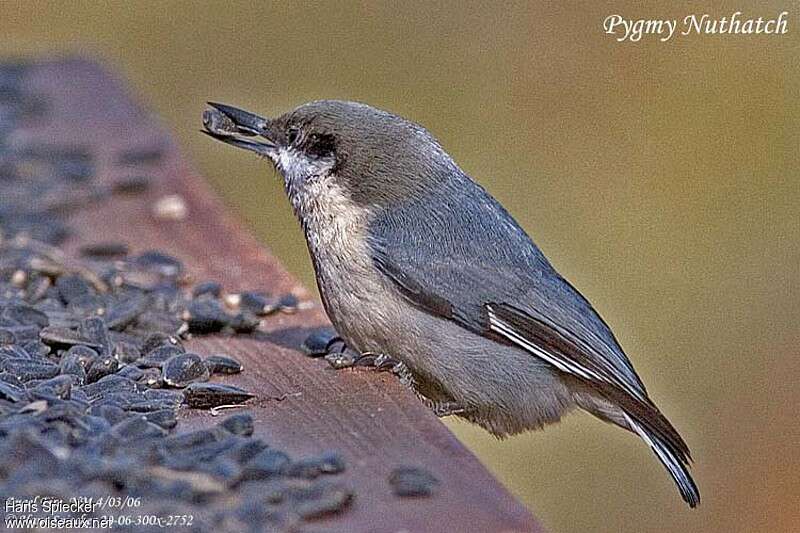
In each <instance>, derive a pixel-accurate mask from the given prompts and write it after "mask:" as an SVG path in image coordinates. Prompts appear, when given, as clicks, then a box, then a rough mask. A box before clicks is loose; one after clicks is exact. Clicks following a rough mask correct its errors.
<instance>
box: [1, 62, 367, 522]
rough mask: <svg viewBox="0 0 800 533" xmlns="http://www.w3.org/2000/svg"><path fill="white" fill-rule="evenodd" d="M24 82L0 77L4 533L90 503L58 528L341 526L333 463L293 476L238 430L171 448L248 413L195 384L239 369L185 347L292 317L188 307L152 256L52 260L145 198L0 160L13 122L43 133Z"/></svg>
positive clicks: (200, 297)
mask: <svg viewBox="0 0 800 533" xmlns="http://www.w3.org/2000/svg"><path fill="white" fill-rule="evenodd" d="M26 68H27V67H26V66H25V65H21V64H14V65H2V64H0V499H1V500H2V501H4V502H6V505H5V509H4V511H3V512H4V517H5V519H9V517H10V514H9V506H8V504H7V502H9V501H11V500H10V499H13V500H14V501H17V502H24V501H27V500H26V498H28V499H30V500H33V498H36V497H39V498H40V500H39V501H41V498H52V499H55V500H63V501H64V502H69V501H71V500H72V499H74V498H87V499H89V501H90V502H92V503H93V505H94V508H92V509H90V510H89V512H87V510H86V508H85V507H81V508H78V509H75V508H65V510H64V512H63V513H59V514H58V515H57V516H58V517H61V518H65V517H69V516H74V515H83V516H87V517H89V518H100V517H107V516H114V517H115V519H116V520H117V522H115V525H116V528H117V529H126V528H127V529H129V530H136V531H141V530H146V529H148V527H149V528H150V529H153V530H163V528H164V527H169V526H172V525H179V526H187V525H191V526H192V528H193V529H194V530H198V531H206V530H208V531H211V530H213V531H245V530H286V529H297V525H298V524H299V523H302V521H304V520H309V519H314V518H318V517H322V516H325V515H328V514H331V513H336V512H339V511H341V510H343V509H345V508H346V507H347V506H348V505H349V503H350V501H351V500H352V498H353V492H352V490H351V489H350V488H348V487H347V486H346V485H344V484H342V483H341V482H339V481H336V480H333V479H332V478H331V475H333V474H338V473H340V472H342V471H343V470H344V468H345V465H344V461H343V459H342V458H341V456H339V455H338V454H336V453H325V454H322V455H321V456H319V457H311V458H301V459H298V460H293V459H292V458H290V457H289V456H288V455H287V454H286V453H284V452H283V451H281V450H278V449H276V448H274V447H271V446H269V445H267V443H265V442H263V441H262V440H260V439H258V438H254V437H253V436H252V433H253V420H252V418H251V417H250V416H249V415H248V414H247V413H239V414H235V415H233V416H230V417H228V418H227V419H225V420H223V421H222V422H220V423H219V424H217V426H216V427H214V428H211V429H203V430H199V431H194V432H188V433H187V432H184V433H177V432H175V431H174V428H175V427H176V425H177V413H178V410H179V409H181V408H199V409H213V410H218V409H221V408H224V407H227V406H231V405H239V404H243V403H245V402H247V401H248V400H250V399H251V398H253V397H254V395H253V394H251V393H249V392H248V391H245V390H242V389H240V388H237V387H234V386H231V385H227V384H224V383H219V382H217V383H210V382H209V381H208V380H209V379H210V378H211V377H212V376H214V375H225V374H233V373H237V372H240V371H242V365H241V364H240V363H239V362H238V361H236V360H235V359H233V358H231V357H228V356H226V355H224V354H212V355H205V356H204V355H200V354H195V353H191V352H189V351H187V350H186V348H185V347H184V345H183V340H184V339H185V338H186V337H187V336H189V335H192V334H207V333H217V332H222V333H230V334H248V333H251V332H253V331H254V330H255V329H256V328H257V327H258V325H259V322H260V320H261V319H262V318H263V317H265V316H267V315H269V314H271V313H275V312H292V311H293V310H295V309H296V308H297V304H298V303H297V301H296V299H295V298H294V297H292V296H284V297H278V298H271V297H268V296H267V295H265V294H260V293H251V292H246V293H242V294H237V295H235V296H231V295H225V294H223V291H222V288H221V286H220V285H219V284H217V283H215V282H204V283H200V284H197V285H195V286H194V287H193V288H192V289H191V290H190V288H189V287H188V286H187V280H186V276H185V272H184V266H183V265H182V263H181V262H180V261H179V260H177V259H176V258H174V257H171V256H170V255H168V254H166V253H163V252H160V251H148V252H144V253H140V254H135V255H131V254H129V252H128V250H127V247H126V246H125V245H124V244H122V243H102V242H100V243H99V244H95V245H92V246H87V247H86V248H84V249H83V250H82V253H83V257H81V258H79V259H75V258H69V257H67V256H65V255H64V254H63V253H62V252H61V250H60V249H58V248H57V246H58V244H60V243H61V242H62V241H63V240H64V239H65V238H66V237H67V236H68V235H69V233H70V228H69V225H68V219H67V215H68V214H69V213H70V212H72V211H73V210H75V209H79V208H84V207H87V206H88V207H91V205H92V203H94V202H99V201H103V200H105V199H106V198H108V197H109V196H111V195H113V194H118V193H125V194H131V193H136V192H139V191H142V190H144V189H146V187H147V183H148V182H147V180H145V179H141V178H138V177H137V178H131V179H128V180H124V181H122V182H120V183H117V184H115V185H113V186H111V187H107V186H101V185H98V184H96V183H95V180H94V177H95V173H96V168H95V167H96V163H95V161H94V158H93V156H92V154H91V151H89V150H87V149H83V148H75V147H62V146H35V147H32V146H25V147H19V146H16V145H14V144H13V143H11V142H10V138H11V136H12V134H13V132H14V130H15V129H16V128H19V127H22V125H23V124H24V122H25V121H26V120H30V119H37V120H39V119H42V118H43V117H46V112H47V102H46V101H44V100H43V99H42V98H40V97H37V96H36V95H31V94H28V93H26V91H25V87H24V83H23V81H24V78H25V72H26ZM140 152H141V153H140ZM142 154H144V155H142ZM159 157H160V155H159V152H158V150H152V149H148V150H144V151H142V150H140V151H137V152H131V153H130V154H122V155H121V156H120V157H119V161H120V164H125V165H136V164H137V162H143V163H146V164H153V163H154V162H156V163H157V161H158V159H159ZM83 237H84V238H88V237H90V236H87V235H83ZM109 498H111V500H109ZM115 498H116V499H115ZM109 501H111V502H112V503H114V502H116V503H118V504H119V503H120V502H122V503H121V504H119V505H108V502H109ZM103 502H105V503H103ZM23 507H24V506H23ZM14 510H15V508H14V507H11V511H14ZM23 511H24V509H23ZM27 511H28V513H27V514H28V515H29V516H32V517H34V518H41V517H42V516H45V515H42V514H41V512H40V513H39V514H37V512H35V511H34V512H31V509H30V508H28V509H27ZM39 511H41V509H39ZM19 514H20V513H19V512H17V513H16V515H17V516H18V515H19ZM22 514H25V513H24V512H23V513H22ZM143 517H144V518H143ZM187 517H189V518H187ZM5 526H6V527H7V528H8V527H26V526H13V524H12V525H9V523H6V524H5ZM143 526H144V527H143ZM27 527H31V526H27ZM36 527H38V528H39V529H48V528H52V529H56V528H57V527H56V526H54V525H53V524H52V523H47V524H42V523H39V524H37V526H36ZM99 527H102V526H99V525H98V524H97V523H94V528H95V529H97V528H99Z"/></svg>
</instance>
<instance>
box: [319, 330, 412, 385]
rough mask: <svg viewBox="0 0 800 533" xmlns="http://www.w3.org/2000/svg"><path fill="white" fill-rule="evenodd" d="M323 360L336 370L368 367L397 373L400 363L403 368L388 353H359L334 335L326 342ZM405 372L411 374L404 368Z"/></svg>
mask: <svg viewBox="0 0 800 533" xmlns="http://www.w3.org/2000/svg"><path fill="white" fill-rule="evenodd" d="M325 360H326V361H327V362H328V364H330V365H331V366H332V367H333V368H335V369H337V370H339V369H342V368H351V367H368V368H374V369H376V370H379V371H385V370H391V371H393V372H395V373H397V370H396V369H397V367H398V365H402V367H403V368H405V365H403V363H401V362H400V361H398V360H397V359H394V358H392V357H389V356H388V355H384V354H376V353H373V352H364V353H359V352H357V351H356V350H353V349H352V348H350V347H349V346H347V344H346V343H345V342H344V340H342V338H341V337H334V338H333V339H331V340H330V342H328V345H327V346H326V348H325ZM405 373H406V374H408V375H409V376H410V375H411V373H410V372H409V371H408V369H405Z"/></svg>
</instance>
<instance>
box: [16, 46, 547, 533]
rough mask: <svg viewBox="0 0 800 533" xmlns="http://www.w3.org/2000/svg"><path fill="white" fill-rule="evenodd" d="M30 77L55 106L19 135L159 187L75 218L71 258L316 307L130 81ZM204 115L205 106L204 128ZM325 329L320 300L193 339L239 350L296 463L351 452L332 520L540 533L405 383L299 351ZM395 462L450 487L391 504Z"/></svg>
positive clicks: (256, 408) (71, 64)
mask: <svg viewBox="0 0 800 533" xmlns="http://www.w3.org/2000/svg"><path fill="white" fill-rule="evenodd" d="M28 83H29V84H30V88H31V90H33V91H35V92H38V93H41V94H43V95H45V96H46V98H47V100H48V101H49V105H50V106H51V107H50V109H49V112H48V114H47V118H46V119H42V122H40V123H32V124H30V125H29V127H27V128H26V129H25V130H24V131H23V132H22V133H21V135H22V136H23V137H25V139H20V140H21V141H23V142H24V141H37V140H41V141H42V142H53V143H75V144H78V145H83V146H88V147H90V148H91V150H92V151H93V152H94V153H95V155H96V157H97V160H98V162H99V174H100V178H99V179H100V180H101V181H108V182H110V181H112V180H115V179H118V178H122V177H126V176H130V175H141V174H143V173H144V174H146V175H147V176H149V177H151V178H153V180H154V186H153V187H151V189H150V190H149V191H148V192H146V193H145V194H144V195H141V196H131V197H127V198H119V197H115V198H114V200H113V201H110V202H107V203H102V204H98V205H96V206H91V207H90V208H88V209H85V210H82V211H80V212H78V213H76V214H75V215H74V216H73V219H72V224H73V225H74V227H75V228H76V229H77V235H76V236H75V237H74V238H72V239H71V240H70V241H69V242H68V244H67V249H68V250H70V251H71V252H73V253H74V252H75V250H76V249H77V247H78V246H80V245H83V244H86V243H87V242H92V240H91V239H94V240H96V241H99V240H104V241H106V240H121V241H125V242H127V243H128V244H129V245H130V246H131V248H132V250H133V251H141V250H146V249H150V248H157V249H162V250H167V251H169V252H170V253H173V254H174V255H176V256H177V257H179V258H181V259H182V260H183V261H185V263H186V265H187V266H188V269H189V272H190V274H191V275H192V276H193V277H194V279H196V280H205V279H214V280H218V281H221V282H223V284H224V286H225V288H226V289H228V290H232V291H235V290H240V289H255V290H266V291H269V292H273V293H283V292H293V293H294V294H296V295H298V296H299V297H300V298H301V299H303V300H306V301H309V300H312V294H311V293H310V292H309V291H308V290H306V289H305V288H304V287H302V286H300V285H299V284H298V283H297V282H296V280H294V279H293V278H292V277H291V276H289V275H288V273H287V272H286V271H285V270H284V269H283V267H282V266H281V265H280V264H279V263H278V262H277V261H276V260H275V258H273V257H272V256H270V255H269V253H268V252H267V251H266V250H265V249H264V248H263V247H262V246H261V245H260V244H259V243H257V242H256V241H255V240H254V239H253V238H252V237H251V236H250V235H249V234H248V233H247V232H246V231H244V230H243V229H242V228H241V227H240V226H239V225H238V224H237V223H236V222H235V221H234V220H233V218H232V217H231V216H230V215H229V214H228V213H227V212H226V211H225V208H224V207H223V206H222V204H221V203H220V202H219V200H218V199H217V198H216V197H215V196H214V195H213V194H212V193H211V191H210V189H209V188H208V186H207V185H206V183H205V182H204V181H203V180H202V178H200V177H199V176H198V174H197V173H196V172H194V171H193V169H192V168H191V167H190V165H189V164H188V163H187V162H186V160H184V159H183V158H182V157H181V155H180V154H179V152H178V150H177V148H176V146H175V144H174V143H173V141H172V140H171V139H170V138H169V136H168V134H167V133H166V132H165V131H164V130H163V129H162V128H161V127H160V126H159V125H158V122H157V120H156V119H155V117H153V116H152V114H151V113H149V112H148V111H146V110H144V109H143V108H142V107H140V106H138V105H137V104H136V103H134V102H133V101H132V98H131V97H130V95H129V94H128V93H127V92H126V90H125V88H124V86H123V84H122V83H121V82H119V81H118V80H115V79H114V78H112V77H111V76H110V75H109V74H108V73H107V72H106V71H105V70H103V69H102V68H101V67H100V66H98V65H97V64H95V63H92V62H88V61H84V60H80V59H71V60H61V61H54V62H47V63H42V64H40V65H38V66H37V67H35V68H34V69H33V71H32V72H31V74H30V76H29V78H28ZM201 110H202V102H198V117H197V118H198V126H199V124H200V111H201ZM150 148H158V149H163V150H164V157H163V158H162V159H160V160H159V161H157V162H155V163H152V164H149V165H146V164H145V165H139V166H124V165H120V164H118V157H119V154H120V153H122V152H124V151H126V150H131V149H150ZM265 173H266V169H265ZM167 194H177V195H180V196H181V197H182V198H183V199H184V201H185V203H186V206H187V207H188V217H187V218H186V219H185V220H181V221H165V220H160V219H158V218H156V217H155V216H154V215H153V212H152V206H153V204H154V203H155V202H156V200H158V199H159V198H161V197H163V196H165V195H167ZM264 200H265V204H269V203H270V202H277V201H284V200H283V199H277V198H276V199H266V198H265V199H264ZM89 235H91V236H92V237H91V239H90V237H89ZM326 323H327V322H326V319H325V316H324V313H323V311H322V310H321V307H320V306H319V305H318V304H315V305H314V306H313V308H311V309H308V310H305V311H301V312H299V313H297V314H295V315H278V316H275V317H272V318H268V319H267V320H266V321H265V325H264V327H263V328H262V330H261V331H259V332H258V333H257V334H256V335H253V336H236V337H225V336H213V337H203V338H195V339H193V340H191V341H190V342H189V346H190V347H192V348H193V349H195V350H196V351H198V352H200V353H214V352H222V353H228V354H231V355H233V356H235V357H237V358H239V359H240V360H242V361H243V362H244V364H245V372H244V373H242V374H240V375H238V376H234V377H231V378H229V379H226V380H227V381H228V382H231V383H233V384H236V385H239V386H242V387H245V388H247V389H249V390H252V391H256V392H258V394H259V398H258V399H257V400H256V401H255V402H254V404H253V405H252V406H251V409H250V411H251V412H252V414H253V415H254V417H255V418H256V420H257V429H256V432H257V434H259V435H260V436H262V437H263V438H264V439H265V440H267V441H268V442H271V443H274V444H275V445H277V446H279V447H281V448H282V449H286V450H288V451H289V452H290V453H292V454H294V455H295V456H302V455H305V454H311V453H318V452H320V451H323V450H329V449H335V450H339V451H340V452H342V453H343V454H344V456H345V458H346V460H347V462H348V465H349V467H348V470H347V472H346V474H345V475H344V478H345V479H346V480H348V481H349V482H350V483H351V484H352V485H353V486H354V488H355V489H356V493H357V496H356V502H355V504H354V505H353V507H352V508H351V509H350V510H349V511H348V512H346V513H344V514H343V515H341V516H339V517H335V518H332V519H329V520H326V521H325V522H324V525H325V526H331V527H332V528H334V529H337V530H343V531H387V532H388V531H508V532H511V531H520V532H521V531H541V527H540V526H539V525H538V524H537V523H536V522H535V520H534V519H533V517H532V516H531V515H530V513H529V512H528V510H527V509H525V507H524V506H522V505H521V504H520V503H519V502H518V501H517V500H516V499H514V498H513V497H512V496H511V495H510V494H509V493H508V492H507V491H506V490H505V489H504V488H503V487H502V486H501V485H500V484H499V483H498V482H497V481H496V480H495V479H494V478H493V477H492V476H491V475H490V474H489V473H488V472H487V471H486V469H485V468H484V467H483V466H482V465H481V464H480V463H479V462H478V460H477V459H476V458H475V457H474V456H473V455H472V454H471V453H470V452H469V451H468V450H467V449H466V448H465V447H464V446H463V445H462V444H461V443H460V442H459V441H458V440H457V439H456V438H455V437H454V436H453V435H452V434H451V433H450V432H449V431H448V430H447V428H446V427H445V426H444V425H443V424H442V423H441V422H440V421H439V420H438V419H437V418H436V417H435V416H434V415H432V414H431V413H430V411H429V410H428V409H426V408H425V407H423V406H422V405H421V404H420V403H419V402H418V401H417V400H416V398H415V397H414V396H413V394H411V393H410V392H409V391H408V390H406V389H405V388H404V387H402V386H401V385H400V384H399V383H398V381H397V380H396V379H395V378H394V376H392V375H391V374H388V373H377V372H375V371H372V370H345V371H334V370H332V369H331V368H329V367H328V365H327V363H325V362H324V361H322V360H315V359H310V358H307V357H305V356H303V355H302V354H301V353H299V352H298V351H297V349H296V347H297V346H298V345H299V344H300V342H301V341H302V340H303V339H304V338H305V336H306V334H307V332H308V331H309V328H312V327H315V326H320V325H324V324H326ZM279 398H284V399H279ZM182 416H183V419H182V421H181V426H182V427H196V426H203V425H206V424H210V423H213V422H216V421H217V420H216V419H212V417H211V416H210V415H209V414H207V413H204V412H197V411H188V410H187V411H184V414H183V415H182ZM398 465H418V466H423V467H425V468H427V469H429V470H430V471H432V472H434V473H435V475H436V476H437V477H438V478H439V479H440V480H441V482H442V484H441V491H440V492H439V493H437V494H436V495H435V496H434V497H432V498H427V499H425V498H423V499H400V498H397V497H395V496H393V495H392V494H391V492H390V489H389V486H388V484H387V477H388V474H389V472H390V470H391V469H392V468H393V467H395V466H398Z"/></svg>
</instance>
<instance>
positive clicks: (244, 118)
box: [203, 102, 278, 157]
mask: <svg viewBox="0 0 800 533" xmlns="http://www.w3.org/2000/svg"><path fill="white" fill-rule="evenodd" d="M208 105H210V106H211V107H212V108H213V109H206V110H205V111H204V112H203V127H204V128H205V129H204V130H203V133H205V134H206V135H208V136H210V137H213V138H214V139H217V140H218V141H222V142H224V143H226V144H230V145H232V146H236V147H238V148H244V149H245V150H250V151H252V152H256V153H257V154H260V155H263V156H267V157H273V156H274V155H275V154H276V153H277V148H278V144H277V142H276V140H275V138H274V137H275V136H274V135H273V134H272V132H271V130H270V121H269V120H268V119H265V118H262V117H260V116H258V115H254V114H253V113H249V112H247V111H244V110H242V109H238V108H236V107H233V106H229V105H225V104H217V103H214V102H208ZM257 137H260V138H258V139H257Z"/></svg>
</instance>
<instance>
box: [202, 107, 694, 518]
mask: <svg viewBox="0 0 800 533" xmlns="http://www.w3.org/2000/svg"><path fill="white" fill-rule="evenodd" d="M210 105H211V106H212V108H213V109H211V110H207V111H206V113H205V114H204V124H205V127H206V132H207V133H208V134H209V135H211V136H212V137H214V138H216V139H219V140H221V141H223V142H225V143H227V144H230V145H233V146H237V147H240V148H245V149H247V150H250V151H253V152H255V153H257V154H259V155H261V156H263V157H265V158H266V159H269V160H270V161H271V162H272V163H273V164H274V165H275V168H276V169H277V170H278V172H279V173H280V174H281V176H282V177H283V181H284V184H285V187H286V192H287V194H288V196H289V199H290V201H291V204H292V206H293V208H294V211H295V213H296V214H297V217H298V218H299V219H300V223H301V225H302V227H303V231H304V232H305V236H306V240H307V242H308V249H309V251H310V253H311V259H312V261H313V263H314V269H315V271H316V277H317V283H318V285H319V291H320V295H321V297H322V302H323V304H324V306H325V310H326V311H327V313H328V316H329V317H330V319H331V322H332V323H333V325H334V326H335V328H336V330H337V332H338V334H339V335H340V336H341V338H342V339H343V340H344V341H345V342H346V343H347V345H348V346H349V347H350V348H352V349H354V350H357V351H358V352H360V353H373V354H386V355H387V356H391V357H392V358H394V359H396V360H398V361H400V362H401V363H402V364H404V365H405V367H407V369H408V371H409V372H410V374H411V376H412V379H413V385H414V387H415V389H416V391H417V392H418V393H419V394H420V395H421V396H423V397H424V398H426V399H427V400H429V401H430V403H431V404H432V405H433V406H435V407H436V408H437V411H438V412H439V413H453V414H458V416H461V417H463V418H465V419H467V420H470V421H472V422H474V423H476V424H478V425H480V426H482V427H484V428H486V429H487V430H488V431H490V432H491V433H493V434H494V435H497V436H499V437H502V436H506V435H512V434H515V433H519V432H522V431H525V430H529V429H537V428H540V427H542V426H544V425H545V424H549V423H551V422H556V421H558V420H559V419H560V418H561V416H562V415H563V414H565V413H567V412H568V411H570V410H572V409H574V408H575V407H580V408H581V409H584V410H586V411H588V412H590V413H591V414H593V415H595V416H597V417H598V418H600V419H602V420H604V421H606V422H610V423H612V424H616V425H618V426H620V427H622V428H625V429H627V430H629V431H631V432H633V433H635V434H637V435H638V436H639V437H641V438H642V439H643V440H644V441H645V442H646V443H647V445H648V446H650V448H652V450H653V451H654V452H655V454H656V455H657V456H658V459H659V460H660V461H661V462H662V463H663V464H664V466H665V467H666V468H667V470H668V471H669V473H670V475H671V476H672V477H673V479H674V480H675V482H676V483H677V485H678V488H679V490H680V493H681V495H682V496H683V499H684V500H686V502H687V503H688V504H689V505H690V506H692V507H694V506H695V505H697V504H698V503H699V501H700V495H699V493H698V490H697V487H696V486H695V483H694V481H693V480H692V478H691V476H690V475H689V471H688V464H689V462H690V461H691V458H690V455H689V449H688V447H687V445H686V443H685V442H684V441H683V439H682V438H681V436H680V435H679V434H678V432H677V431H676V430H675V428H674V427H673V426H672V424H670V422H669V421H668V420H667V419H666V417H664V415H662V414H661V412H660V411H659V410H658V408H657V407H656V406H655V404H654V403H653V402H652V401H651V400H650V398H649V397H648V396H647V392H646V390H645V387H644V385H643V384H642V382H641V380H640V379H639V377H638V376H637V375H636V372H635V371H634V369H633V367H632V365H631V363H630V361H628V358H627V357H626V356H625V353H624V352H623V351H622V348H621V347H620V346H619V343H618V342H617V340H616V339H615V338H614V335H613V333H612V332H611V330H610V329H609V327H608V326H607V325H606V323H605V322H604V321H603V319H602V318H600V316H599V315H598V314H597V312H595V310H594V309H593V308H592V306H591V305H590V304H589V302H587V301H586V299H585V298H584V297H583V296H581V294H580V293H579V292H578V291H577V290H576V289H575V288H574V287H573V286H572V285H570V284H569V282H567V281H566V280H565V279H564V278H562V277H561V276H560V275H559V274H558V272H556V271H555V269H554V268H553V267H552V266H551V265H550V263H549V262H548V261H547V259H546V258H545V256H544V255H543V254H542V252H541V251H540V250H539V248H537V246H536V245H535V244H534V243H533V241H532V240H531V239H530V237H528V235H527V234H526V233H525V231H524V230H523V229H522V228H521V227H520V226H519V224H517V222H516V221H515V220H514V219H513V218H512V217H511V215H509V214H508V213H507V212H506V210H505V209H503V207H502V206H501V205H500V204H499V203H498V202H497V200H495V199H494V198H493V197H492V196H491V195H490V194H489V193H487V192H486V191H485V190H484V189H483V188H482V187H481V186H480V185H478V184H477V183H476V182H475V181H473V180H472V179H471V178H470V177H469V176H467V175H466V174H465V173H464V172H463V171H462V170H461V169H460V168H459V167H458V165H457V164H456V163H455V162H454V161H453V159H452V158H451V157H450V156H449V155H448V154H447V153H446V152H445V151H444V150H443V149H442V147H441V146H440V145H439V143H438V142H437V141H436V139H434V138H433V136H432V135H431V134H430V133H429V132H428V131H427V130H425V129H424V128H423V127H421V126H419V125H417V124H415V123H413V122H410V121H408V120H405V119H403V118H400V117H398V116H395V115H392V114H390V113H387V112H385V111H380V110H378V109H375V108H373V107H370V106H368V105H364V104H360V103H353V102H341V101H319V102H312V103H309V104H305V105H302V106H300V107H298V108H297V109H295V110H293V111H290V112H289V113H286V114H285V115H282V116H280V117H278V118H274V119H268V118H262V117H260V116H257V115H254V114H251V113H248V112H246V111H242V110H240V109H236V108H234V107H230V106H226V105H222V104H210Z"/></svg>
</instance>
